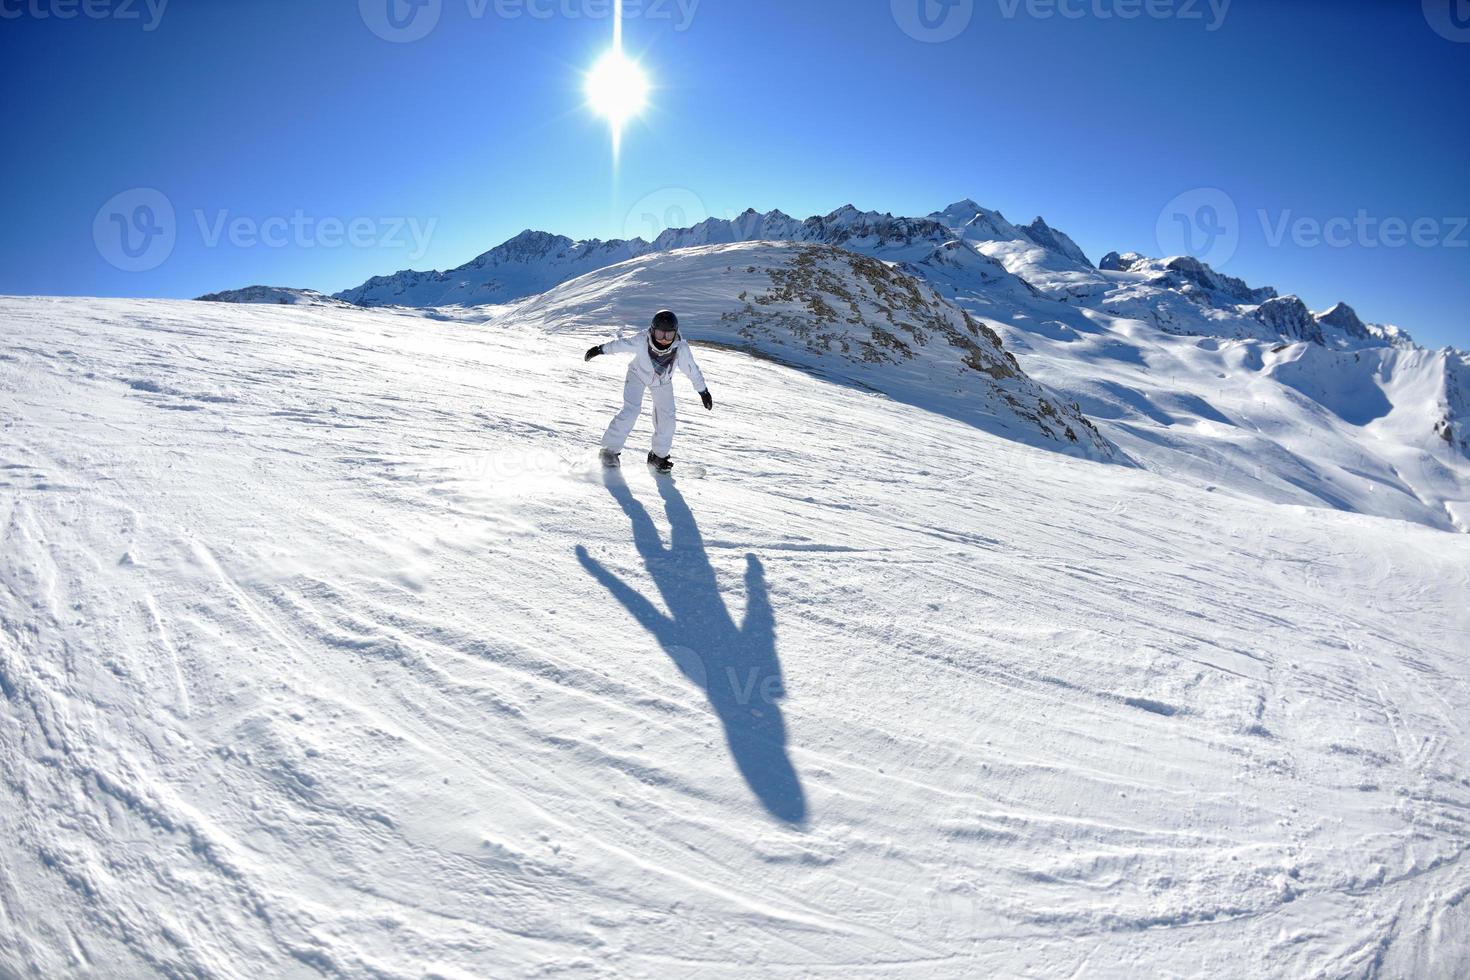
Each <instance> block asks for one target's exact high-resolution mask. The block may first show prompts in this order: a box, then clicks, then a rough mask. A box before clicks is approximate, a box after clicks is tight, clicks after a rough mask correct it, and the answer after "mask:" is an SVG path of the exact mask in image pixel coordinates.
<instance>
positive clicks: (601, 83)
mask: <svg viewBox="0 0 1470 980" xmlns="http://www.w3.org/2000/svg"><path fill="white" fill-rule="evenodd" d="M585 91H586V94H587V105H588V106H589V107H591V109H592V111H593V112H595V113H597V114H598V115H599V116H602V117H603V118H605V119H606V120H607V121H608V123H609V125H611V126H612V131H613V145H614V147H616V145H617V143H618V139H619V136H620V135H621V133H622V130H623V125H624V124H625V123H627V121H628V120H629V119H632V118H633V117H634V116H636V115H638V113H639V112H641V111H642V110H643V107H644V106H646V105H647V104H648V76H647V75H646V74H644V71H643V69H642V68H641V67H639V65H638V62H636V61H634V60H633V59H632V58H629V57H628V56H627V55H625V54H624V53H623V52H622V49H621V48H618V47H614V48H612V49H611V50H609V51H608V52H607V53H606V54H604V55H603V56H602V57H601V58H599V59H598V60H597V63H596V64H595V65H593V66H592V70H591V71H589V72H588V73H587V82H586V88H585Z"/></svg>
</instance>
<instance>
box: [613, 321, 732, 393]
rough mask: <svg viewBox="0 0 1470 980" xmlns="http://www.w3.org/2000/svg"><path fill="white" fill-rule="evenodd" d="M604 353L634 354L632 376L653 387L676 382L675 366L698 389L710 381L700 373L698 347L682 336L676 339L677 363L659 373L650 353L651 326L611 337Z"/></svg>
mask: <svg viewBox="0 0 1470 980" xmlns="http://www.w3.org/2000/svg"><path fill="white" fill-rule="evenodd" d="M602 352H603V353H604V354H628V353H631V354H632V355H633V363H631V364H629V365H628V378H629V379H630V380H631V379H633V378H637V379H638V380H639V381H642V382H643V384H644V385H645V386H647V387H649V388H653V387H657V386H658V385H666V384H672V383H673V380H674V370H673V369H674V368H678V369H679V370H680V371H682V372H683V374H684V377H686V378H688V379H689V383H690V384H692V385H694V390H695V391H704V390H706V389H707V388H708V385H706V384H705V383H704V375H703V374H702V373H700V370H699V365H698V364H697V363H695V361H694V351H693V350H692V349H690V347H689V341H687V340H685V339H684V338H683V337H680V338H679V339H678V340H676V341H674V363H673V364H672V365H671V366H670V367H669V370H668V372H667V373H665V374H664V375H662V376H660V375H659V374H658V370H657V368H655V367H654V364H653V357H652V355H650V354H649V353H648V330H647V329H646V328H645V329H643V330H640V331H638V332H637V333H635V334H630V335H629V336H627V337H620V338H618V339H617V340H610V341H608V342H607V343H605V344H603V345H602Z"/></svg>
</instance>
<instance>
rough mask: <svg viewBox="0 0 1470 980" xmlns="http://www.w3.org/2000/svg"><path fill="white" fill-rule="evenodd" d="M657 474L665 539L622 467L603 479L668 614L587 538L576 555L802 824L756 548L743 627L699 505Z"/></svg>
mask: <svg viewBox="0 0 1470 980" xmlns="http://www.w3.org/2000/svg"><path fill="white" fill-rule="evenodd" d="M657 482H658V492H659V496H660V497H662V498H663V502H664V512H665V513H666V514H667V515H668V519H669V526H670V541H669V545H668V547H664V545H663V543H662V541H660V539H659V534H658V529H657V528H656V527H655V526H654V523H653V519H652V518H651V517H650V516H649V514H648V511H647V509H645V508H644V506H643V504H642V503H640V502H639V501H638V500H637V499H636V498H635V497H634V496H633V493H632V491H631V490H629V489H628V484H627V483H626V482H625V481H624V480H623V477H622V474H621V473H619V472H618V471H617V470H609V471H608V474H607V479H606V485H607V489H608V492H609V493H611V494H612V496H613V499H614V500H616V501H617V502H618V505H619V506H620V507H622V508H623V512H624V513H625V514H627V515H628V519H629V520H630V521H632V523H633V543H634V544H635V545H636V546H637V548H638V554H639V555H640V556H641V557H642V559H643V564H644V567H645V568H646V569H647V570H648V574H649V576H650V577H651V578H652V579H653V584H654V586H655V587H656V588H657V589H658V593H659V595H660V596H661V597H662V599H663V602H664V606H665V607H666V608H667V609H668V610H669V613H668V615H665V614H664V613H663V612H662V611H661V610H660V609H658V608H657V607H656V606H655V605H654V604H653V603H652V602H650V601H649V600H648V599H647V598H646V597H644V596H643V595H642V594H640V593H639V592H638V591H637V590H635V589H634V588H632V587H631V586H629V585H628V584H627V583H626V582H624V581H623V580H622V579H620V578H618V577H617V576H616V575H614V574H613V573H612V572H611V571H609V570H608V569H607V568H606V567H604V566H603V565H602V564H601V563H600V562H598V561H597V559H595V558H593V557H592V556H591V555H589V554H588V553H587V549H586V548H584V547H582V546H581V545H578V546H577V560H578V561H580V562H581V563H582V567H583V568H585V569H587V571H588V572H589V573H590V574H591V575H592V576H593V577H594V578H596V579H597V581H598V582H600V583H602V585H603V586H604V587H605V588H606V589H607V590H608V591H609V592H611V593H612V594H613V597H614V598H616V599H617V600H618V601H619V602H621V603H622V604H623V606H624V607H625V608H626V609H627V610H628V612H629V613H631V614H632V615H633V618H634V619H636V620H637V621H638V622H639V624H640V625H642V626H643V628H644V629H646V630H648V631H649V632H650V633H652V634H653V636H654V638H655V639H657V640H658V642H659V644H660V645H661V646H662V647H663V649H664V652H665V653H667V654H668V656H669V659H671V660H672V661H673V662H674V663H675V664H676V665H677V666H678V668H679V670H680V671H682V672H683V674H684V675H685V676H686V677H688V678H689V679H690V680H691V681H693V682H694V683H695V684H697V685H699V687H701V688H702V689H703V690H704V692H705V694H706V695H707V696H708V698H709V703H710V707H711V708H713V709H714V712H715V714H716V716H718V718H719V719H720V724H721V725H722V726H723V727H724V730H725V741H726V743H727V744H728V745H729V747H730V755H731V756H732V757H733V758H734V760H735V765H736V767H737V768H739V770H740V774H741V775H742V776H743V777H745V782H746V783H747V784H748V785H749V786H750V789H751V791H752V792H753V793H755V795H756V797H757V798H758V799H759V800H760V801H761V804H762V805H763V806H764V807H765V808H766V810H767V811H768V812H769V813H770V814H771V815H772V816H774V817H777V818H779V819H781V820H784V821H786V822H787V823H793V824H799V823H802V822H804V821H805V820H806V794H805V793H804V792H803V790H802V787H801V781H800V780H799V779H798V778H797V775H796V770H795V768H794V767H793V766H792V764H791V759H790V758H789V757H788V756H787V753H786V725H785V722H784V721H783V720H782V717H781V708H780V700H781V698H782V697H784V695H785V691H784V689H783V687H782V682H781V662H780V659H779V658H778V657H777V654H776V621H775V618H774V617H773V615H772V613H771V603H770V597H769V595H768V594H767V591H766V579H765V569H764V567H762V565H761V563H760V559H758V558H757V557H756V556H755V555H753V554H748V555H746V556H745V618H744V621H743V622H742V623H741V624H740V625H739V626H738V627H737V626H736V625H735V620H734V618H733V617H732V616H731V615H730V612H729V610H728V609H726V607H725V600H724V597H723V596H721V595H720V589H719V585H718V584H717V583H716V581H715V570H714V567H713V566H712V565H710V561H709V555H708V554H707V553H706V551H705V547H704V538H703V536H702V535H701V534H700V532H699V525H698V524H697V523H695V520H694V514H693V513H692V512H691V511H690V510H689V505H688V504H687V503H686V502H685V500H684V497H683V495H681V494H680V493H679V490H678V488H677V487H675V486H674V481H673V480H671V479H669V478H660V479H659V480H658V481H657Z"/></svg>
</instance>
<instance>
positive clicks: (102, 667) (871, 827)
mask: <svg viewBox="0 0 1470 980" xmlns="http://www.w3.org/2000/svg"><path fill="white" fill-rule="evenodd" d="M1036 234H1038V235H1041V232H1040V231H1037V232H1036ZM1008 258H1010V259H1014V256H1010V257H1008ZM1077 274H1078V275H1082V273H1080V272H1079V273H1077ZM493 312H494V313H495V315H494V316H493V317H492V319H491V320H490V321H489V322H484V321H485V317H486V314H485V313H480V314H478V315H471V314H464V315H463V316H462V318H461V319H459V320H454V319H444V318H442V317H431V316H425V315H422V314H420V313H417V312H412V313H409V312H403V311H397V312H394V311H374V310H343V309H335V308H327V307H315V306H279V305H233V304H205V303H180V302H144V301H123V300H47V299H25V300H22V299H5V300H0V528H3V547H0V777H3V778H0V842H3V843H0V974H3V975H7V976H9V975H19V976H41V977H56V976H64V975H98V976H122V977H134V976H142V975H154V974H158V975H170V976H220V977H251V978H254V977H262V976H302V977H310V976H319V975H325V976H354V977H355V976H384V977H424V976H435V977H472V976H475V977H480V976H524V975H533V974H534V975H559V976H614V975H616V976H647V977H667V976H694V975H699V976H729V977H737V976H740V977H744V976H792V977H797V976H801V977H808V976H870V975H878V974H880V973H881V974H883V975H902V976H913V977H974V976H987V975H995V974H1005V975H1013V976H1084V975H1086V976H1091V975H1103V976H1108V975H1119V974H1130V975H1149V976H1155V975H1169V976H1220V975H1232V976H1284V975H1296V976H1303V975H1310V976H1332V977H1337V976H1417V977H1453V976H1463V975H1465V973H1466V971H1467V970H1470V902H1467V901H1466V899H1467V897H1470V865H1467V864H1466V863H1465V861H1464V860H1463V859H1464V857H1465V853H1466V847H1467V838H1470V833H1467V826H1466V815H1467V808H1470V745H1467V737H1466V730H1467V724H1470V686H1467V680H1470V667H1467V661H1466V651H1467V648H1470V642H1467V640H1470V611H1467V603H1466V601H1465V597H1466V595H1467V594H1470V538H1467V537H1466V536H1465V535H1460V534H1453V533H1445V531H1443V530H1436V529H1434V528H1432V527H1430V526H1427V525H1426V524H1425V523H1412V522H1408V521H1402V520H1397V519H1392V518H1390V517H1373V516H1364V515H1362V514H1355V513H1349V512H1346V511H1343V510H1333V509H1326V508H1321V507H1307V506H1300V505H1296V504H1291V503H1284V502H1272V501H1269V500H1264V499H1254V498H1252V497H1251V496H1250V495H1248V494H1245V493H1237V492H1230V493H1226V492H1209V491H1207V490H1206V489H1205V488H1203V487H1202V486H1200V485H1199V483H1198V482H1197V481H1195V480H1193V479H1186V478H1175V477H1173V476H1170V475H1169V474H1167V473H1166V472H1164V471H1163V468H1160V467H1157V466H1155V467H1153V468H1149V465H1148V464H1149V463H1150V459H1148V458H1144V459H1140V462H1141V463H1142V464H1144V465H1142V466H1140V467H1130V466H1125V465H1117V464H1115V463H1105V462H1093V461H1089V460H1085V459H1079V458H1075V457H1073V456H1070V455H1067V454H1064V453H1061V452H1056V451H1053V450H1051V449H1049V448H1047V447H1045V446H1043V445H1030V444H1028V443H1027V442H1025V441H1024V440H1020V439H1015V438H1007V437H1005V436H1004V435H1003V434H1001V433H998V432H994V431H990V430H988V429H986V428H985V427H983V426H979V425H975V424H971V423H970V422H967V421H966V420H965V419H964V418H962V417H956V415H955V414H953V413H945V412H940V411H931V410H929V408H927V407H925V406H924V405H921V404H917V403H916V402H915V401H914V400H912V399H909V400H905V399H903V398H900V397H896V396H895V397H890V396H888V395H886V394H883V393H880V392H876V391H872V390H869V389H868V388H865V387H862V386H860V385H857V384H853V383H834V382H833V380H830V379H827V378H824V377H822V376H820V375H819V374H816V373H813V372H812V371H811V370H799V369H797V368H794V367H790V366H787V365H785V364H782V363H778V362H776V361H773V360H771V359H768V358H766V359H760V358H756V357H752V356H750V355H749V354H746V353H742V352H740V351H736V350H731V349H728V348H725V347H714V346H707V345H706V346H698V348H697V349H698V351H699V356H700V359H701V364H702V366H703V368H704V371H705V373H706V375H707V376H708V377H709V379H710V384H711V389H712V391H713V392H714V395H715V398H716V405H715V412H714V413H713V414H705V413H704V412H702V411H701V410H699V408H698V407H697V403H696V402H695V400H694V399H693V398H691V397H690V395H691V392H689V391H688V390H687V388H684V389H681V391H680V397H681V402H680V406H681V411H682V413H683V415H682V419H681V425H682V430H681V434H680V437H679V441H678V442H677V443H676V445H675V451H674V456H675V459H676V462H677V463H678V466H679V467H681V468H682V470H683V472H685V473H688V472H691V471H692V467H693V466H694V465H698V466H702V467H704V468H705V469H706V471H707V472H706V474H705V476H704V478H703V479H690V478H689V477H688V476H681V475H680V473H681V470H680V469H676V471H675V478H674V479H673V480H662V481H658V480H655V478H653V477H652V476H650V475H649V474H648V473H647V471H646V469H645V468H644V467H642V466H641V464H640V465H630V466H628V467H627V468H625V469H624V470H623V471H621V472H620V473H618V474H612V475H606V474H604V473H603V471H601V469H600V468H597V467H595V466H594V465H591V462H590V461H591V460H592V459H593V452H592V450H593V446H594V443H595V439H596V435H597V433H598V432H600V430H601V427H602V426H603V424H604V423H605V422H606V420H607V418H608V416H609V415H610V414H611V412H612V411H613V410H614V409H615V407H616V402H617V398H618V394H619V388H620V384H619V382H620V378H621V373H622V370H623V366H622V364H621V363H617V362H616V361H615V360H614V359H613V358H603V359H599V360H597V361H594V362H592V363H591V364H586V365H584V364H583V363H582V361H581V352H582V351H583V350H584V349H585V348H586V346H587V345H588V344H590V343H594V342H596V341H597V340H598V339H601V338H602V336H603V335H604V334H605V332H607V331H610V330H611V329H612V328H613V327H615V326H617V325H618V324H617V323H616V321H610V322H608V323H606V324H599V325H595V327H596V328H595V329H594V324H593V322H592V320H594V319H595V318H593V317H591V316H590V315H589V316H588V317H587V318H586V319H585V320H583V321H580V322H579V324H578V325H576V326H575V327H572V328H569V329H566V330H561V331H550V332H548V331H547V330H545V329H543V326H544V324H543V321H541V320H539V319H537V318H536V317H533V316H530V315H529V314H528V313H526V312H525V311H520V310H518V308H514V307H512V308H509V309H502V310H498V311H493ZM1064 326H1065V327H1067V330H1070V329H1072V328H1071V327H1070V326H1068V325H1067V324H1061V323H1059V324H1057V325H1055V326H1052V327H1048V328H1047V329H1049V330H1052V331H1053V332H1054V333H1055V334H1056V336H1057V338H1058V339H1057V340H1055V341H1054V342H1055V343H1056V344H1058V345H1061V344H1064V343H1069V342H1070V341H1068V340H1067V339H1066V337H1065V334H1066V330H1064V329H1063V327H1064ZM688 333H689V335H690V336H691V338H692V339H693V340H694V341H695V342H696V344H697V345H698V342H699V341H700V339H701V338H700V329H699V325H698V324H697V323H691V324H690V325H689V330H688ZM1149 336H1150V338H1152V336H1153V335H1149ZM1081 342H1083V343H1086V344H1093V345H1097V349H1103V348H1104V342H1105V335H1103V334H1101V333H1099V334H1097V335H1095V336H1086V337H1083V338H1082V341H1081ZM1153 343H1154V341H1153V339H1149V340H1148V344H1153ZM1033 347H1036V348H1038V349H1036V350H1033V351H1031V352H1030V353H1027V352H1024V351H1021V352H1018V354H1017V356H1018V357H1019V358H1020V361H1021V364H1022V366H1023V367H1025V368H1026V369H1027V371H1028V372H1031V373H1034V372H1032V365H1033V364H1036V365H1040V366H1041V367H1042V368H1043V369H1045V368H1047V359H1048V357H1051V356H1053V355H1054V353H1055V352H1050V353H1049V352H1048V350H1047V349H1041V348H1042V347H1043V345H1040V344H1033ZM1140 349H1144V346H1143V345H1142V344H1140V346H1135V347H1130V348H1128V350H1140ZM1182 349H1183V348H1178V349H1177V350H1182ZM1171 350H1175V349H1172V348H1171ZM1324 353H1325V352H1324ZM1150 356H1151V357H1152V356H1154V355H1152V354H1150ZM1347 356H1351V355H1347ZM1300 359H1301V357H1300V355H1298V354H1297V353H1295V352H1294V351H1292V350H1291V349H1287V350H1285V351H1282V352H1280V354H1279V355H1277V356H1276V358H1275V360H1272V361H1271V362H1270V365H1269V369H1270V370H1271V371H1272V372H1274V374H1275V376H1277V377H1278V378H1280V379H1281V383H1283V384H1298V385H1305V384H1316V383H1317V381H1318V380H1319V379H1318V376H1317V374H1316V373H1314V372H1312V371H1311V370H1309V366H1308V365H1300V364H1298V363H1297V362H1298V361H1300ZM1057 363H1059V362H1057V361H1052V364H1053V366H1054V365H1055V364H1057ZM1267 367H1268V365H1267V364H1265V363H1264V361H1263V363H1262V364H1261V365H1260V366H1259V367H1254V366H1253V367H1252V368H1251V371H1252V372H1255V373H1260V372H1262V371H1264V370H1266V369H1267ZM1364 370H1368V369H1367V368H1365V369H1364ZM1042 374H1043V375H1048V374H1051V375H1056V374H1058V372H1057V371H1056V370H1050V371H1048V370H1043V371H1042ZM1039 380H1041V382H1042V383H1043V384H1046V383H1050V382H1049V380H1048V378H1047V377H1045V376H1043V377H1041V378H1040V379H1039ZM1063 380H1065V379H1063ZM679 383H680V384H682V382H679ZM1273 383H1274V382H1273ZM1100 397H1101V396H1099V398H1100ZM1324 397H1329V398H1330V397H1331V396H1330V394H1328V395H1326V396H1324ZM1283 404H1284V403H1283ZM1084 408H1086V406H1084ZM1161 410H1162V411H1167V412H1171V413H1172V412H1174V411H1175V410H1176V408H1174V407H1170V406H1162V407H1161ZM1139 411H1140V412H1143V411H1144V409H1143V408H1142V407H1141V406H1140V408H1139ZM643 425H644V428H640V430H639V432H640V433H643V432H646V431H647V430H646V425H647V422H646V420H645V422H644V423H643ZM1105 431H1109V432H1114V433H1116V432H1120V431H1124V430H1123V428H1122V427H1121V426H1118V425H1116V424H1114V425H1113V426H1112V427H1111V428H1110V429H1105ZM1135 431H1136V432H1139V433H1145V432H1147V431H1148V430H1147V429H1146V428H1145V427H1143V426H1138V427H1137V428H1136V430H1135ZM635 438H637V436H636V435H635ZM1147 444H1148V441H1147V439H1145V438H1143V437H1142V436H1138V437H1136V438H1133V439H1131V440H1130V445H1129V446H1128V447H1125V448H1129V449H1130V450H1132V449H1138V448H1139V447H1142V448H1144V449H1146V448H1147ZM636 446H637V443H635V444H634V446H630V453H629V456H633V455H635V454H634V453H633V452H631V450H632V449H634V448H635V447H636Z"/></svg>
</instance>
